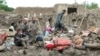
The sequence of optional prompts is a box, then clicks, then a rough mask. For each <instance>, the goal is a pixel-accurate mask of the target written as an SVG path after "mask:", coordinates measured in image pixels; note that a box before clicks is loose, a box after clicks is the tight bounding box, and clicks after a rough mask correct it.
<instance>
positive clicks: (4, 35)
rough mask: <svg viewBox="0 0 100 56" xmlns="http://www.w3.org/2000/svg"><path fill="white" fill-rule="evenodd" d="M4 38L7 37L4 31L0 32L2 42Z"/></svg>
mask: <svg viewBox="0 0 100 56" xmlns="http://www.w3.org/2000/svg"><path fill="white" fill-rule="evenodd" d="M6 38H7V34H6V33H3V34H0V40H2V41H3V42H4V41H5V40H6Z"/></svg>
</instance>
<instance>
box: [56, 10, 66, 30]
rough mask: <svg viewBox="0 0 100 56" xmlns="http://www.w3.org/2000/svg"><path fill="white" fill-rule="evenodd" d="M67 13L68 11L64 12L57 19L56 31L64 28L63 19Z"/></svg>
mask: <svg viewBox="0 0 100 56" xmlns="http://www.w3.org/2000/svg"><path fill="white" fill-rule="evenodd" d="M65 12H66V10H62V12H61V13H59V14H58V15H57V19H56V23H55V31H57V30H59V29H62V28H64V26H63V24H62V23H61V21H62V17H63V15H64V14H65Z"/></svg>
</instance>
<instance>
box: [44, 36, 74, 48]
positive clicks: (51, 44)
mask: <svg viewBox="0 0 100 56" xmlns="http://www.w3.org/2000/svg"><path fill="white" fill-rule="evenodd" d="M45 43H46V44H45V47H46V48H47V49H48V50H53V49H54V48H56V49H57V50H63V49H66V48H69V47H70V46H71V44H72V41H71V40H70V39H68V38H66V39H65V38H61V37H55V38H54V39H53V40H51V41H45Z"/></svg>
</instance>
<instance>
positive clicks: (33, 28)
mask: <svg viewBox="0 0 100 56" xmlns="http://www.w3.org/2000/svg"><path fill="white" fill-rule="evenodd" d="M37 26H38V25H37V20H36V19H35V18H32V21H31V22H29V30H30V32H29V34H30V43H31V44H33V43H34V42H35V38H36V35H37V32H38V27H37Z"/></svg>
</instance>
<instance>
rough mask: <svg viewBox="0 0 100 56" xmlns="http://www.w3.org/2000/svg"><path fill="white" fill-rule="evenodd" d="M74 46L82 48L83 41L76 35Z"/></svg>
mask: <svg viewBox="0 0 100 56" xmlns="http://www.w3.org/2000/svg"><path fill="white" fill-rule="evenodd" d="M74 44H75V47H80V46H82V44H83V39H82V38H81V37H80V36H78V35H76V36H75V40H74Z"/></svg>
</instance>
